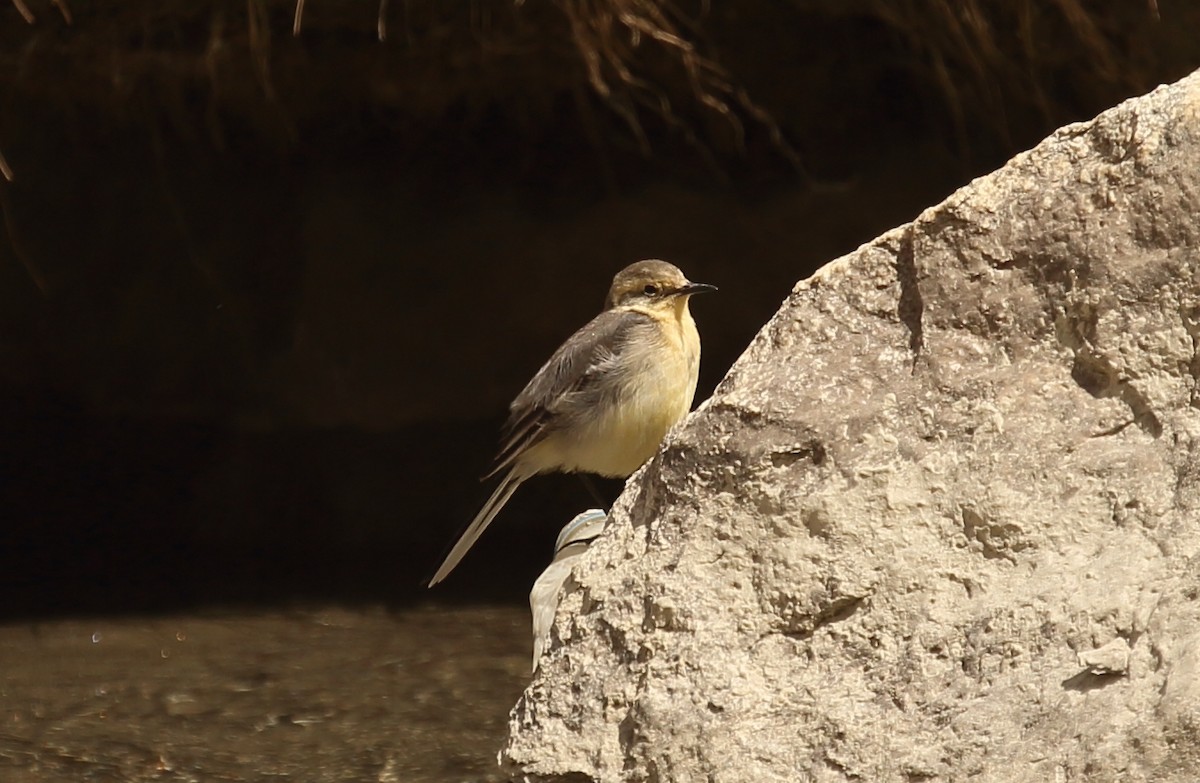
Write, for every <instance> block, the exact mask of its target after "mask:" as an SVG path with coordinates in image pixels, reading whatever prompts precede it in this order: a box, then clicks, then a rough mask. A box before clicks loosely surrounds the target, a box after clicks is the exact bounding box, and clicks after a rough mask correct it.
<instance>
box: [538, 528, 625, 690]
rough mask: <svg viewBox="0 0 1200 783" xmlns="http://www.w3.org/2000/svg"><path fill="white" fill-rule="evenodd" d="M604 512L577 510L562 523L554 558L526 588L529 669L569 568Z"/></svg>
mask: <svg viewBox="0 0 1200 783" xmlns="http://www.w3.org/2000/svg"><path fill="white" fill-rule="evenodd" d="M607 523H608V515H607V514H605V513H604V512H603V511H601V510H600V509H598V508H590V509H588V510H587V511H584V512H583V513H582V514H578V515H576V516H575V518H574V519H572V520H571V521H570V522H568V523H567V524H566V525H564V526H563V529H562V530H561V531H560V532H559V534H558V540H557V541H555V542H554V558H553V559H552V560H551V561H550V565H548V566H546V570H545V571H543V572H542V575H541V576H539V577H538V578H537V581H535V582H534V583H533V589H532V590H530V591H529V611H530V613H531V614H532V615H533V671H535V672H536V671H537V668H538V661H540V660H541V658H542V651H543V650H545V649H546V643H547V642H549V641H550V626H551V625H553V624H554V613H555V612H556V611H557V610H558V599H559V594H560V592H561V591H562V586H563V583H565V582H566V581H567V577H568V576H569V575H570V573H571V569H572V568H573V567H574V566H575V561H577V560H578V559H579V558H580V557H581V556H582V555H583V553H584V552H586V551H587V548H588V547H589V546H591V543H592V542H593V541H595V540H596V539H597V538H599V536H600V534H601V533H603V532H604V526H605V525H606V524H607Z"/></svg>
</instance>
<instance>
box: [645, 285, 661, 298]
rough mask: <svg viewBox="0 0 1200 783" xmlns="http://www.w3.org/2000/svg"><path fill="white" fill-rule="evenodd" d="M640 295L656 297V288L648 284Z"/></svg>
mask: <svg viewBox="0 0 1200 783" xmlns="http://www.w3.org/2000/svg"><path fill="white" fill-rule="evenodd" d="M642 293H643V294H645V295H646V296H658V286H656V285H654V284H653V283H649V284H647V285H646V287H645V288H643V289H642Z"/></svg>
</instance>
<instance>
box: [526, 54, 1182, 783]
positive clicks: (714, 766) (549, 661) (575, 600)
mask: <svg viewBox="0 0 1200 783" xmlns="http://www.w3.org/2000/svg"><path fill="white" fill-rule="evenodd" d="M1198 349H1200V74H1197V75H1193V76H1191V77H1189V78H1187V79H1185V80H1184V81H1182V82H1179V83H1178V84H1175V85H1173V86H1170V87H1165V88H1161V89H1159V90H1156V91H1155V92H1154V93H1152V94H1150V95H1148V96H1145V97H1143V98H1139V99H1137V100H1133V101H1129V102H1128V103H1125V104H1123V105H1122V106H1119V107H1117V108H1116V109H1113V110H1112V111H1109V112H1107V113H1105V114H1103V115H1102V116H1100V117H1099V118H1097V119H1096V120H1095V121H1093V122H1089V123H1084V124H1079V125H1072V126H1069V127H1066V128H1063V129H1062V130H1060V131H1058V132H1057V133H1055V134H1054V135H1053V136H1051V137H1050V138H1049V139H1047V140H1046V141H1045V142H1044V143H1042V144H1041V145H1039V146H1038V147H1037V148H1036V149H1034V150H1032V151H1031V152H1028V153H1025V154H1022V155H1020V156H1018V157H1017V158H1015V159H1014V160H1013V161H1012V162H1010V163H1009V164H1008V165H1007V166H1006V167H1004V168H1003V169H1002V170H1001V171H999V172H997V173H995V174H993V175H991V176H988V177H985V178H982V179H979V180H977V181H976V182H974V183H972V184H971V185H969V186H968V187H966V188H963V189H962V190H960V191H959V192H958V193H956V194H954V195H953V196H951V197H950V198H949V199H947V200H946V201H945V202H944V203H942V204H940V205H939V206H937V207H934V208H932V209H929V210H927V211H926V212H924V213H923V214H921V215H920V216H919V217H918V218H917V220H916V221H914V222H913V223H912V224H910V225H907V226H904V227H902V228H899V229H896V230H894V231H892V232H890V233H888V234H885V235H884V236H882V237H880V238H879V239H877V240H875V241H874V242H872V243H870V244H868V245H865V246H864V247H862V248H861V249H859V250H858V251H856V252H855V253H852V254H851V255H849V256H846V257H845V258H842V259H839V260H838V261H835V262H833V263H831V264H829V265H828V266H827V267H825V268H824V269H823V270H821V271H820V272H819V273H817V274H816V275H814V276H813V277H812V278H811V279H808V280H805V281H803V282H801V283H800V284H798V285H797V286H796V287H795V289H794V290H793V291H792V293H791V295H790V296H789V297H788V299H787V301H786V302H785V303H784V305H783V307H782V308H781V309H780V311H779V312H778V314H777V315H776V316H775V317H774V318H773V319H772V320H771V322H770V323H769V324H767V326H766V327H765V328H764V329H763V330H762V331H761V332H760V333H759V335H758V336H757V337H756V338H755V340H754V342H753V343H752V344H751V345H750V347H749V349H748V350H747V351H746V353H745V354H744V355H743V356H742V357H741V359H739V360H738V362H737V363H736V364H735V365H734V367H733V368H732V369H731V370H730V372H729V374H728V376H727V377H726V379H725V380H724V381H723V382H722V383H721V385H720V386H719V388H718V389H717V391H716V393H715V394H714V395H713V397H712V399H711V400H709V401H708V402H707V403H705V404H704V405H703V406H702V407H701V409H700V411H699V412H698V413H696V414H694V415H693V416H692V417H691V418H690V419H689V420H688V421H687V423H686V425H685V426H684V427H682V428H681V429H680V430H678V431H677V432H676V433H675V434H674V436H673V437H671V438H670V439H669V442H668V445H667V447H666V448H665V450H664V451H663V452H662V453H661V454H660V455H659V456H658V457H656V458H655V459H654V460H653V461H652V462H651V463H650V464H649V465H648V466H647V467H645V468H643V470H642V471H641V472H640V473H639V474H638V475H637V476H635V477H634V479H633V480H632V481H631V482H630V484H629V486H628V488H627V490H626V492H625V494H624V495H623V496H622V498H621V500H620V501H619V502H618V504H617V507H616V508H615V509H614V519H613V523H612V524H611V525H610V527H609V532H608V533H607V534H606V536H605V537H604V538H602V539H601V540H600V541H598V542H597V543H596V544H595V545H594V546H593V547H592V549H591V551H590V552H589V554H588V556H587V557H585V558H584V560H583V562H582V563H581V564H580V566H579V567H577V569H576V571H575V574H574V577H573V579H572V580H569V581H568V594H567V595H566V596H565V597H564V599H563V603H562V606H561V608H560V611H559V615H558V618H557V621H556V626H555V637H554V640H553V642H552V644H551V646H550V651H549V652H548V654H547V657H546V658H545V659H543V660H542V663H541V667H540V669H539V673H538V675H537V676H536V677H535V679H534V681H533V683H532V684H531V685H530V686H529V689H528V690H527V691H526V693H525V695H524V696H523V697H522V699H521V701H520V703H519V704H518V705H517V706H516V707H515V709H514V710H513V713H512V716H511V727H510V732H511V733H510V738H509V741H508V743H507V746H506V747H505V748H504V750H503V752H502V761H504V762H505V763H506V764H507V765H509V767H510V768H511V769H512V770H513V772H514V774H515V775H516V776H518V777H520V776H522V775H524V776H527V777H528V779H531V780H547V779H550V780H553V779H558V778H559V777H563V778H565V779H568V780H579V781H583V780H590V779H595V780H601V781H617V780H636V781H703V780H709V781H756V782H758V781H788V782H789V783H791V782H792V781H797V780H815V781H844V780H859V781H915V780H937V781H950V780H965V779H968V778H970V779H972V780H988V781H995V780H1004V781H1039V783H1040V782H1041V781H1055V780H1058V781H1064V780H1095V781H1103V780H1122V781H1126V780H1153V781H1180V782H1181V783H1182V781H1188V782H1189V783H1191V782H1192V781H1195V780H1197V779H1200V554H1198V553H1200V463H1198V459H1197V436H1198V435H1200V386H1198V380H1197V379H1198V376H1200V351H1198Z"/></svg>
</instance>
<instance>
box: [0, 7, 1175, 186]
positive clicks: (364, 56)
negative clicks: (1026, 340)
mask: <svg viewBox="0 0 1200 783" xmlns="http://www.w3.org/2000/svg"><path fill="white" fill-rule="evenodd" d="M43 2H45V3H47V4H52V5H53V6H54V7H55V8H57V9H58V12H59V16H61V23H62V24H71V22H72V21H74V22H75V24H74V26H73V27H72V28H71V30H70V31H69V33H68V34H65V35H59V36H57V38H56V37H55V36H53V35H43V34H42V32H43V31H45V30H46V29H47V28H48V26H52V23H53V22H54V21H55V20H54V19H52V18H51V17H49V16H46V17H44V18H35V16H34V14H33V12H32V11H31V9H30V3H29V2H28V0H10V3H11V5H12V7H14V8H15V9H16V10H17V12H18V13H19V14H20V16H22V17H23V18H25V19H26V20H27V21H29V22H30V24H31V27H29V28H28V29H29V30H31V31H33V32H32V33H29V34H26V40H25V41H24V42H23V43H24V45H20V44H22V41H21V39H20V38H19V37H18V34H17V33H14V32H13V30H12V29H11V26H10V29H9V30H8V31H0V52H4V51H5V50H7V54H2V53H0V86H3V84H4V83H5V82H8V83H13V82H16V81H19V80H20V79H21V78H23V77H22V74H27V73H34V74H37V69H36V68H31V67H27V66H28V65H29V64H30V63H31V62H37V61H38V57H39V55H40V56H42V57H43V58H44V60H43V61H44V62H51V66H50V68H49V72H50V73H51V74H52V76H51V78H47V77H45V76H44V75H35V76H33V77H30V78H31V79H36V80H37V82H36V84H33V85H32V86H30V85H26V88H27V89H34V90H37V91H39V92H41V93H43V94H47V95H52V96H53V98H52V100H53V101H54V102H56V103H61V104H70V103H73V102H77V103H79V104H81V105H82V104H85V103H86V102H89V101H91V102H93V103H94V104H96V105H98V106H102V105H103V102H104V101H108V102H109V103H111V105H112V107H113V111H114V112H116V113H120V112H136V111H138V110H143V111H147V112H157V113H158V114H159V115H160V116H163V115H166V116H168V117H169V118H170V119H171V121H172V123H173V124H174V125H175V126H176V127H177V128H179V129H182V132H184V133H197V132H199V133H200V134H202V135H207V136H208V137H209V138H210V139H212V140H213V142H214V143H215V144H217V145H218V146H220V145H221V144H222V139H223V133H222V130H221V128H220V119H219V118H220V117H221V116H223V115H226V114H232V115H235V116H241V117H251V118H252V119H251V123H252V124H253V125H256V126H257V127H259V128H271V129H273V131H272V132H273V133H276V134H277V135H278V137H279V138H280V139H281V140H282V141H283V142H284V143H291V142H292V141H293V140H294V138H295V135H296V128H297V127H298V126H301V125H302V124H303V122H304V120H305V118H306V116H308V115H310V114H317V113H320V112H322V111H329V110H330V109H329V108H328V107H333V109H334V110H336V107H337V106H338V102H341V103H342V104H344V105H347V106H349V105H352V103H353V101H358V103H359V105H371V106H374V105H377V104H379V103H380V102H381V101H383V102H385V103H386V102H390V105H391V109H392V110H394V111H395V112H396V113H398V114H403V115H404V116H406V117H409V118H411V119H413V120H414V121H417V122H425V123H427V124H429V125H436V124H437V123H438V122H440V121H442V120H443V118H444V117H445V116H446V115H447V113H449V112H452V111H455V110H456V107H459V106H462V105H466V106H468V107H478V106H484V105H489V104H491V105H503V106H504V107H505V109H506V110H508V109H511V107H512V106H514V105H515V104H516V103H520V102H521V101H524V102H525V104H526V105H528V106H536V105H538V104H539V103H540V104H541V105H546V104H548V103H550V102H551V100H552V98H553V96H555V95H564V94H565V95H573V96H574V97H575V100H576V104H577V106H578V109H579V114H580V117H581V121H582V122H583V123H584V124H585V125H588V124H591V125H593V126H605V127H606V124H607V121H606V120H605V119H604V112H603V111H601V112H599V113H598V112H596V111H594V109H593V108H592V107H591V106H589V105H588V103H589V102H590V101H591V100H597V101H598V102H599V103H600V104H601V105H603V106H604V107H606V109H607V110H608V111H609V112H611V113H612V115H613V116H614V117H616V118H618V119H619V122H620V124H621V125H622V126H623V127H624V128H625V129H626V130H627V132H628V134H629V137H630V140H631V141H632V142H633V144H634V145H635V146H636V148H637V149H639V150H640V151H641V152H642V153H643V154H646V155H649V154H651V153H652V152H653V150H652V139H653V138H656V134H654V133H651V132H648V130H647V123H648V122H652V123H653V124H654V126H655V128H656V129H659V128H665V129H667V130H668V132H669V133H674V134H677V137H678V138H681V139H683V140H684V141H686V142H687V143H688V144H690V145H691V146H692V147H693V148H694V149H696V150H697V151H699V153H700V154H701V155H702V156H703V157H704V158H705V159H706V160H708V161H709V162H710V163H712V164H713V169H714V170H717V169H718V168H719V167H718V165H717V160H718V159H724V158H736V157H737V156H738V155H740V154H742V153H743V152H744V150H745V147H746V144H745V140H746V138H747V136H748V135H749V134H750V133H751V132H753V133H754V134H756V135H758V136H760V137H761V136H763V135H765V137H766V138H768V139H770V140H771V143H772V144H773V146H774V148H775V149H776V150H777V151H778V152H780V153H782V155H783V156H784V157H785V158H786V159H787V160H788V161H790V162H791V164H792V165H793V166H794V167H797V168H798V167H799V165H800V161H799V157H798V156H797V155H796V153H795V151H794V150H793V149H792V148H791V146H789V144H788V143H787V140H786V136H785V133H784V132H783V130H782V129H781V128H780V127H779V124H778V123H777V122H776V120H775V119H774V118H773V116H772V114H771V113H770V112H769V111H768V110H767V109H766V108H765V107H763V106H762V105H760V104H759V103H757V102H756V101H755V100H754V98H753V97H752V96H751V95H750V94H749V93H748V92H747V90H746V89H745V87H744V86H743V84H742V83H741V82H740V81H739V79H738V78H737V75H736V74H734V73H731V72H730V71H729V70H728V69H727V68H726V67H725V66H724V65H723V64H722V62H721V60H720V58H719V57H718V56H716V55H715V54H714V50H713V48H712V47H711V46H710V45H709V43H708V42H707V39H706V35H705V31H706V25H711V24H712V23H711V22H710V19H709V17H708V15H707V10H708V7H707V2H706V0H553V2H550V3H547V2H544V1H543V2H536V3H535V2H525V0H468V2H453V3H447V2H444V0H401V2H399V3H391V4H389V2H388V0H376V2H375V3H374V4H373V6H372V5H368V6H366V9H367V13H365V14H364V13H363V10H364V9H363V6H362V5H360V4H359V3H350V2H346V0H314V2H311V3H309V2H306V0H218V1H217V2H212V3H193V2H188V0H126V2H123V3H111V2H110V3H108V4H107V5H104V4H94V5H93V6H91V7H89V9H88V13H87V14H85V16H83V17H80V18H77V19H74V20H73V17H72V14H71V9H70V8H69V6H68V5H67V0H43ZM684 3H689V5H687V6H686V8H685V7H684V5H683V4H684ZM1100 5H1101V4H1097V3H1091V4H1087V3H1085V2H1084V0H792V6H793V8H795V9H796V10H797V11H798V12H800V15H801V16H800V17H799V18H803V15H804V14H810V15H811V14H818V15H819V14H823V13H827V14H830V15H839V14H840V15H858V16H860V17H865V18H873V19H875V20H877V21H878V22H879V23H882V24H883V25H885V26H886V27H888V28H889V29H891V30H893V31H894V33H895V35H896V36H897V38H898V39H899V40H901V41H903V42H904V46H905V47H907V48H908V49H909V51H911V52H912V53H913V56H912V57H911V58H910V59H911V61H912V67H913V68H914V70H917V71H919V72H920V73H919V78H920V79H923V80H924V81H926V82H928V83H930V84H932V85H935V86H936V89H937V90H938V91H939V92H940V94H941V95H942V96H943V99H944V103H945V105H946V107H947V109H948V111H949V113H950V116H951V118H952V124H953V126H954V129H955V132H956V133H957V136H958V139H959V144H960V147H961V148H963V149H967V148H969V146H970V138H969V136H970V132H969V129H970V128H978V127H979V126H980V125H981V124H983V125H990V126H991V128H992V129H993V130H994V131H995V133H996V134H997V135H999V136H1000V137H1001V138H1003V137H1004V136H1005V135H1006V133H1007V128H1008V125H1009V123H1010V117H1011V115H1013V114H1014V112H1016V113H1020V112H1024V111H1034V112H1037V113H1040V114H1041V115H1042V117H1043V118H1045V119H1046V120H1047V121H1051V122H1052V121H1055V120H1057V119H1059V118H1058V117H1057V116H1056V114H1055V96H1054V95H1052V94H1051V91H1050V90H1049V89H1047V86H1046V85H1047V84H1048V83H1051V82H1053V83H1056V84H1058V83H1061V82H1062V81H1063V80H1064V79H1066V80H1070V79H1076V80H1077V81H1079V82H1080V83H1083V82H1084V81H1087V82H1088V83H1089V84H1104V85H1109V86H1112V87H1113V88H1114V89H1113V91H1115V92H1117V93H1123V94H1132V93H1135V92H1138V91H1140V90H1141V89H1145V88H1146V87H1147V86H1149V84H1153V83H1154V82H1153V77H1152V76H1148V75H1147V73H1145V72H1144V69H1139V67H1138V65H1137V63H1135V62H1134V61H1133V60H1132V59H1131V58H1130V57H1129V56H1127V55H1128V53H1129V52H1130V51H1132V50H1134V49H1136V48H1137V46H1136V42H1131V40H1130V36H1131V35H1133V33H1131V32H1130V31H1129V29H1128V25H1124V24H1122V22H1121V20H1120V19H1117V20H1116V21H1114V19H1113V18H1111V17H1113V12H1114V9H1117V10H1122V11H1124V12H1125V17H1126V18H1128V17H1129V13H1130V11H1131V10H1132V11H1133V12H1136V13H1137V14H1139V15H1140V16H1141V17H1142V19H1143V20H1152V19H1153V18H1155V17H1156V15H1157V13H1158V5H1157V2H1156V0H1108V2H1107V3H1106V4H1103V8H1101V7H1100ZM755 8H758V10H760V11H763V12H770V11H771V10H772V9H771V8H770V7H769V5H764V6H762V7H761V8H759V7H758V6H754V7H752V8H751V9H750V11H749V13H754V9H755ZM773 12H774V13H779V10H778V8H777V7H776V8H775V10H774V11H773ZM372 21H373V22H374V31H373V32H374V36H373V37H374V38H377V39H378V40H379V41H382V42H384V43H382V44H380V43H378V42H370V41H366V40H363V41H362V42H361V43H354V44H351V45H349V46H347V44H346V41H347V40H351V41H353V40H354V36H358V35H360V34H361V33H363V32H366V31H367V30H370V25H371V23H372ZM35 22H36V24H34V23H35ZM289 23H290V25H289ZM289 26H290V29H291V32H292V33H293V36H301V41H300V42H299V43H297V42H295V41H294V39H293V38H292V37H282V38H281V37H280V36H279V32H280V31H281V30H286V29H288V27H289ZM330 37H334V38H339V39H340V40H341V41H342V47H343V48H342V52H343V56H344V57H346V58H347V59H346V61H344V62H342V63H340V64H338V65H337V66H336V68H340V69H341V70H340V71H338V70H335V67H321V68H316V69H314V68H313V66H312V61H313V55H311V54H310V53H309V52H306V51H305V50H304V44H305V42H308V41H311V40H314V39H315V40H319V39H322V38H324V39H328V38H330ZM164 42H166V43H164ZM64 56H65V57H67V58H69V59H70V61H71V63H73V64H74V65H75V69H76V70H75V72H74V73H75V74H77V75H86V76H84V77H83V78H76V79H74V80H72V79H65V78H61V75H62V72H63V70H64V67H65V66H64V62H63V58H64ZM351 58H357V59H351ZM381 63H383V64H384V66H381V65H380V64H381ZM323 65H324V64H323ZM329 65H330V66H332V65H333V64H332V63H329ZM385 66H386V67H387V68H389V69H390V72H388V73H386V74H382V73H380V71H379V69H380V68H382V67H385ZM305 68H307V70H305ZM371 69H375V70H371ZM247 76H251V77H252V78H249V79H248V78H246V77H247ZM830 78H831V79H837V78H838V75H837V74H832V75H831V76H830ZM384 80H386V81H387V83H386V84H385V85H384V87H383V88H381V87H380V84H381V83H382V82H383V81H384ZM197 94H200V95H201V96H202V99H203V100H207V101H208V105H207V106H204V107H203V109H202V121H201V122H200V123H197V122H196V121H195V118H194V114H195V110H194V107H192V106H191V105H190V104H194V103H195V102H196V97H195V96H196V95H197ZM589 96H590V97H589ZM514 99H517V100H516V101H514ZM306 102H308V103H307V104H306ZM322 102H324V103H322ZM515 110H516V111H520V110H521V109H519V108H518V109H515ZM189 112H190V113H189ZM980 118H986V119H987V122H985V123H981V122H980ZM467 121H468V122H469V121H470V118H469V116H468V119H467ZM532 121H533V122H536V121H537V119H536V118H534V120H532ZM3 130H4V128H3V127H2V123H0V132H2V131H3ZM590 135H591V136H592V137H593V138H595V139H602V138H604V137H606V135H610V134H606V133H605V128H604V127H593V128H591V130H590ZM1005 140H1006V141H1007V139H1005ZM0 174H2V175H3V176H4V177H5V178H8V179H11V178H12V171H11V169H10V168H9V167H8V166H7V164H4V163H3V162H2V159H0Z"/></svg>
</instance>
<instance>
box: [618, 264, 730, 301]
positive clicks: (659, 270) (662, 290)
mask: <svg viewBox="0 0 1200 783" xmlns="http://www.w3.org/2000/svg"><path fill="white" fill-rule="evenodd" d="M716 290H717V287H716V286H715V285H708V284H707V283H693V282H691V281H690V280H688V279H687V278H686V277H684V275H683V272H681V271H679V267H677V266H675V265H674V264H668V263H667V262H666V261H657V260H651V261H638V262H637V263H636V264H630V265H629V266H627V267H625V268H624V269H622V270H621V271H620V272H617V275H616V277H614V278H613V282H612V287H611V288H609V289H608V299H607V300H605V308H606V309H611V308H613V307H619V306H622V305H626V306H627V305H643V306H650V307H675V306H677V303H679V302H680V301H682V302H686V301H687V298H688V297H689V296H691V295H692V294H701V293H704V292H705V291H716Z"/></svg>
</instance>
